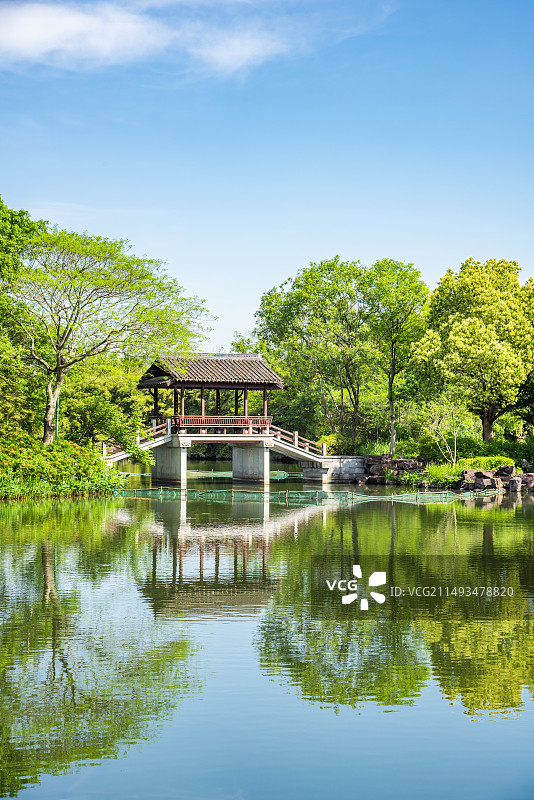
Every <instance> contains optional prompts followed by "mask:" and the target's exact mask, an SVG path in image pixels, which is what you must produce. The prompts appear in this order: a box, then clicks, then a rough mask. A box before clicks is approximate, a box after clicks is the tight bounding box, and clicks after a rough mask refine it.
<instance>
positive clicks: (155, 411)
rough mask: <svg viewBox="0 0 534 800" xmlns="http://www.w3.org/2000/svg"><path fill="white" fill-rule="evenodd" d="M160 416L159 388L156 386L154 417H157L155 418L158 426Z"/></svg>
mask: <svg viewBox="0 0 534 800" xmlns="http://www.w3.org/2000/svg"><path fill="white" fill-rule="evenodd" d="M158 414H159V405H158V387H157V386H154V416H155V418H156V425H157V424H158V423H157V419H158Z"/></svg>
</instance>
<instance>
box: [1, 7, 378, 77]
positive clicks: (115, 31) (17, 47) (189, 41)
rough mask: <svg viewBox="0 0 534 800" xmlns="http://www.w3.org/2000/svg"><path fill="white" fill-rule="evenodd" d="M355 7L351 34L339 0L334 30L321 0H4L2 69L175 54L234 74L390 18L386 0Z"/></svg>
mask: <svg viewBox="0 0 534 800" xmlns="http://www.w3.org/2000/svg"><path fill="white" fill-rule="evenodd" d="M356 6H358V11H359V12H360V13H355V14H352V16H354V20H353V22H354V24H353V28H352V33H351V30H350V25H349V26H347V24H346V12H347V7H346V6H344V5H343V2H342V0H341V5H340V7H339V8H340V9H341V17H342V18H343V23H342V24H340V19H341V17H340V18H339V19H338V24H337V25H336V21H335V18H336V13H333V12H334V11H335V7H336V3H335V2H334V3H332V4H331V7H330V10H329V11H328V6H325V5H324V3H323V2H317V0H285V2H284V3H281V2H280V0H111V2H96V3H88V2H76V0H70V2H63V0H55V1H50V2H48V1H47V0H44V1H42V2H35V1H34V2H24V0H22V2H21V0H18V2H15V1H14V0H0V67H2V66H3V67H4V68H6V67H8V68H9V67H14V66H16V65H18V64H21V63H34V64H41V65H47V66H54V67H59V68H63V69H87V68H91V67H101V66H108V65H117V64H125V63H129V62H133V61H138V60H140V59H146V58H150V57H152V58H154V57H158V58H161V57H164V56H167V57H168V56H170V55H173V56H181V57H182V58H184V57H185V58H187V59H189V60H193V61H194V62H196V63H200V64H203V65H204V66H205V67H207V68H208V69H209V70H210V71H212V72H219V73H222V74H231V73H234V72H237V71H240V70H243V69H246V68H249V67H252V66H256V65H258V64H261V63H263V62H265V61H267V60H269V59H272V58H275V57H277V56H280V55H282V54H287V53H290V52H295V51H298V50H301V49H303V48H305V47H307V46H310V45H312V46H313V45H314V44H315V45H317V44H319V43H320V41H321V40H324V39H325V38H326V39H329V40H332V39H334V40H335V39H340V38H345V37H346V36H347V35H357V34H359V33H361V32H362V31H363V30H365V29H366V27H367V28H368V27H369V26H370V25H373V24H376V23H377V22H379V21H381V19H382V18H383V17H384V14H386V15H387V13H389V9H388V6H387V4H386V0H351V2H350V3H349V8H352V9H353V10H355V9H356ZM326 11H328V13H326ZM370 11H371V12H372V13H369V12H370ZM338 16H339V15H338Z"/></svg>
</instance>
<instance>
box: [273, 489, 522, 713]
mask: <svg viewBox="0 0 534 800" xmlns="http://www.w3.org/2000/svg"><path fill="white" fill-rule="evenodd" d="M532 512H533V509H532V508H531V507H527V508H526V509H523V512H522V515H520V514H518V512H517V510H516V509H514V508H507V507H504V503H502V504H501V505H500V506H496V507H495V508H493V507H489V506H488V504H487V503H485V504H479V505H476V504H474V503H473V504H471V505H467V504H466V505H465V506H464V505H460V504H456V505H454V506H450V507H441V508H440V507H438V506H434V507H423V508H413V507H409V506H408V507H402V506H393V505H392V504H386V503H384V505H383V506H382V507H380V506H378V504H377V505H375V506H369V507H367V508H359V509H356V510H354V509H352V510H350V509H347V510H346V511H338V512H336V513H334V514H331V515H330V516H329V518H328V519H327V523H326V525H325V526H324V527H323V526H321V525H320V524H319V523H318V522H314V523H313V524H312V525H310V526H309V527H308V528H306V529H304V530H303V531H301V532H300V534H299V537H298V539H297V540H292V539H291V540H290V539H287V540H284V541H280V542H277V543H276V545H275V546H274V549H273V560H277V561H278V563H279V565H280V569H281V571H282V573H283V574H284V576H285V577H284V579H283V582H282V588H281V592H280V593H279V594H278V595H277V596H276V597H275V599H274V601H273V605H272V608H271V611H270V613H269V614H268V615H267V617H266V619H265V621H264V623H263V625H262V627H261V629H260V640H259V649H260V654H261V660H262V665H263V667H264V669H265V670H266V671H267V672H268V673H270V674H275V675H278V676H282V677H284V678H285V679H286V680H289V681H291V682H292V683H293V684H294V685H297V686H298V687H300V689H301V691H302V693H303V696H304V697H305V698H306V699H308V700H317V701H321V702H325V703H337V704H342V703H345V704H348V705H352V706H357V705H358V704H359V703H360V702H361V701H363V700H365V699H366V698H371V699H375V700H377V701H378V702H379V703H384V704H397V703H402V702H410V701H411V700H412V699H413V698H414V697H416V696H417V694H419V693H420V690H421V687H422V685H423V684H424V682H425V680H426V678H427V677H428V674H429V670H430V667H431V668H432V671H433V672H434V674H435V676H436V679H437V681H438V682H439V684H440V685H441V687H442V691H443V694H444V696H445V697H446V698H448V699H451V700H452V699H454V698H456V699H459V700H460V701H461V703H462V704H463V706H464V707H465V709H466V712H467V713H469V714H474V713H476V712H479V711H485V710H488V711H495V712H496V711H501V712H505V711H514V710H518V709H520V708H521V707H522V702H521V695H522V691H523V689H524V688H527V689H528V690H529V691H530V693H531V694H532V695H533V696H534V621H533V620H532V614H531V612H530V611H529V609H530V603H531V601H532V600H531V599H530V600H529V592H530V591H531V589H530V587H531V586H532V585H533V584H534V575H533V567H532V565H533V564H534V545H533V544H532V537H531V530H532ZM347 521H348V522H349V523H350V528H351V532H352V536H351V537H349V536H347V535H346V534H347ZM376 554H378V555H376ZM378 562H379V563H378ZM386 562H387V571H388V581H389V583H390V585H392V584H395V585H397V586H401V587H406V586H434V587H439V586H445V585H448V586H451V587H452V586H454V585H457V586H463V587H465V586H470V587H475V586H479V587H480V586H485V587H487V586H492V587H493V586H511V587H512V588H513V595H512V596H511V597H510V596H508V595H506V596H504V597H499V598H492V599H491V600H488V599H487V598H486V597H484V596H482V595H481V594H479V595H478V596H477V595H472V596H470V597H468V596H463V597H461V596H459V595H455V596H445V595H443V596H439V594H437V596H435V597H426V598H422V597H417V596H413V597H409V596H405V597H403V598H402V600H398V601H396V600H395V598H393V597H389V598H388V600H387V602H386V604H385V605H384V606H383V607H380V608H378V607H374V608H373V607H371V606H370V608H369V612H367V613H366V614H365V616H362V615H361V614H357V613H354V612H353V611H352V609H351V608H350V607H347V608H346V609H342V608H341V604H340V602H339V597H336V596H335V593H333V592H328V591H326V592H325V590H324V587H325V582H326V579H327V578H330V579H332V578H337V577H341V576H342V573H343V574H344V577H349V571H350V565H351V564H352V563H359V564H362V566H363V570H364V574H369V572H370V571H371V570H372V569H375V568H383V566H384V565H385V564H386Z"/></svg>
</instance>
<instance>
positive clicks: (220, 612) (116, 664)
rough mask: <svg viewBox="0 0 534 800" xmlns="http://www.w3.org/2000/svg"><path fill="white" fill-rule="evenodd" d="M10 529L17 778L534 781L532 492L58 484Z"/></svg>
mask: <svg viewBox="0 0 534 800" xmlns="http://www.w3.org/2000/svg"><path fill="white" fill-rule="evenodd" d="M280 488H286V487H285V485H284V484H278V485H276V486H274V485H273V490H274V489H280ZM0 525H1V537H0V614H1V618H0V619H1V627H0V637H1V638H0V681H1V684H0V689H1V694H0V728H1V740H0V790H1V791H0V794H1V796H16V795H17V794H19V796H21V797H25V798H28V800H33V798H35V799H36V800H37V798H39V800H41V799H42V798H54V800H61V798H77V799H79V800H84V799H85V798H104V797H115V798H117V797H119V798H142V799H143V800H145V798H146V799H148V798H180V800H182V798H183V800H267V799H269V800H272V798H297V799H300V798H306V800H315V798H317V800H319V798H321V800H322V799H323V798H329V797H350V798H353V797H354V798H356V797H361V796H362V797H363V796H373V797H377V798H378V797H385V798H427V797H430V798H435V799H436V800H438V799H439V798H447V799H448V800H450V798H455V800H461V799H462V798H470V800H472V799H473V798H479V797H480V798H485V800H497V799H499V800H527V798H532V797H533V796H534V759H533V757H532V752H533V744H534V713H533V712H534V704H533V691H534V622H533V619H534V547H533V542H534V505H533V504H532V502H529V500H528V498H527V499H525V498H524V499H523V502H521V501H519V502H517V501H515V502H514V501H512V500H511V499H507V498H504V499H502V498H499V500H498V501H496V502H493V501H490V500H487V499H484V500H479V501H476V502H475V501H470V500H465V501H459V502H455V503H453V504H448V505H445V504H444V505H438V504H435V505H434V504H431V505H416V504H400V503H393V502H391V501H390V500H389V499H388V498H383V499H379V500H377V499H373V500H372V501H370V502H368V503H359V504H356V505H354V506H352V505H351V504H350V503H347V502H345V501H343V502H341V503H338V502H335V501H319V502H309V501H308V502H306V501H304V500H301V501H300V502H298V503H291V502H288V503H285V502H278V501H276V502H275V501H274V499H273V498H269V496H265V497H262V496H261V495H260V496H258V495H257V494H253V495H251V496H250V499H246V496H245V495H243V494H240V495H236V496H234V498H233V502H232V498H231V496H230V499H228V496H226V498H225V497H222V496H221V498H220V499H213V498H212V499H202V498H194V499H192V498H190V499H189V500H186V499H185V498H183V499H181V498H177V499H172V500H163V501H162V502H160V501H159V500H157V499H154V500H151V499H133V498H131V499H130V498H113V499H103V500H91V501H75V502H71V501H43V502H39V503H27V504H3V505H1V506H0ZM358 567H359V569H358ZM354 572H356V573H357V577H355V575H354ZM360 572H361V578H360V577H359V574H360ZM377 572H378V573H380V572H385V573H386V575H385V576H381V575H378V576H376V579H377V580H382V579H383V578H384V577H385V582H383V583H382V584H381V585H376V586H372V585H371V586H370V585H369V578H370V576H371V575H373V573H377ZM351 578H352V579H353V580H355V581H356V583H357V587H356V586H355V585H353V584H350V586H349V588H348V589H347V586H346V584H345V583H343V581H347V580H351ZM338 580H341V581H342V583H341V588H340V586H339V584H338V583H337V581H338ZM371 583H373V581H371ZM490 590H491V591H490ZM371 591H372V592H374V595H375V596H372V595H371V594H370V593H371ZM349 594H353V595H354V594H356V595H357V597H355V598H347V596H348V595H349ZM343 597H345V598H346V599H350V600H351V602H343ZM383 598H385V599H384V600H383V602H382V599H383ZM362 600H363V601H367V605H368V608H365V605H366V602H363V603H362Z"/></svg>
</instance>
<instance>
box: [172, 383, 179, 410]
mask: <svg viewBox="0 0 534 800" xmlns="http://www.w3.org/2000/svg"><path fill="white" fill-rule="evenodd" d="M173 414H174V416H175V417H177V416H178V387H177V386H175V387H174V411H173Z"/></svg>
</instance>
